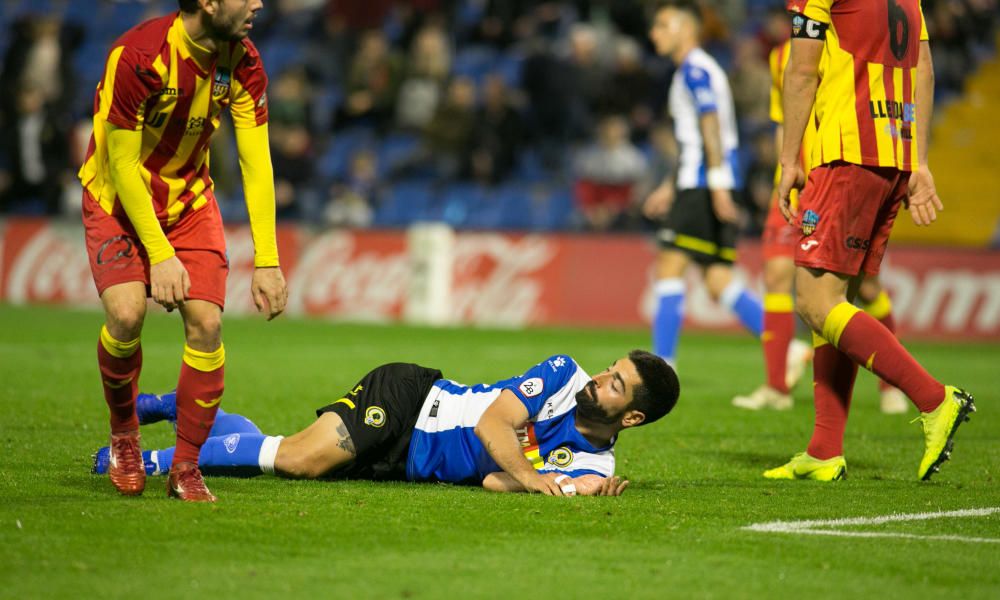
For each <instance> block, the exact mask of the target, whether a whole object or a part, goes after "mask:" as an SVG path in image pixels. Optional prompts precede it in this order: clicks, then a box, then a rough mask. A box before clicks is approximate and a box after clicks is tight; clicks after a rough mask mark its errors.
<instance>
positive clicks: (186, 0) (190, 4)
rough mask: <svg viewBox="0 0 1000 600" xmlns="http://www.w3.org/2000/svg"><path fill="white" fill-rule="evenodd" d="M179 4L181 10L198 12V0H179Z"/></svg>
mask: <svg viewBox="0 0 1000 600" xmlns="http://www.w3.org/2000/svg"><path fill="white" fill-rule="evenodd" d="M177 4H178V5H179V6H180V7H181V11H183V12H186V13H194V12H198V8H199V5H198V0H177Z"/></svg>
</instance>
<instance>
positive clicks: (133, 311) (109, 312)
mask: <svg viewBox="0 0 1000 600" xmlns="http://www.w3.org/2000/svg"><path fill="white" fill-rule="evenodd" d="M105 309H106V310H105V313H106V316H107V328H108V332H109V333H111V336H112V337H114V338H115V339H117V340H121V341H128V340H134V339H135V338H137V337H139V334H140V333H142V323H143V321H144V320H145V318H146V302H145V298H143V299H142V301H141V302H137V301H134V300H132V299H123V300H121V301H115V302H111V303H108V304H106V305H105Z"/></svg>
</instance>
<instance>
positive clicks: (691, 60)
mask: <svg viewBox="0 0 1000 600" xmlns="http://www.w3.org/2000/svg"><path fill="white" fill-rule="evenodd" d="M717 69H718V65H717V64H716V62H715V59H713V58H712V57H711V56H710V55H709V54H708V53H707V52H705V51H703V50H701V49H696V50H693V51H692V52H691V56H689V57H688V60H685V61H684V64H682V65H681V69H680V71H681V76H682V77H683V78H684V82H685V83H687V85H688V86H689V87H702V86H707V85H711V84H712V79H713V75H714V74H715V71H716V70H717Z"/></svg>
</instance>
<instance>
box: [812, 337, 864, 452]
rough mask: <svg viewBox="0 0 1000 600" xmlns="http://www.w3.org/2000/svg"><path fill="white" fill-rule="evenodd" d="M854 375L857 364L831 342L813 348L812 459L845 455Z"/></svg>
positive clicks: (855, 375) (856, 372)
mask: <svg viewBox="0 0 1000 600" xmlns="http://www.w3.org/2000/svg"><path fill="white" fill-rule="evenodd" d="M814 339H815V338H814ZM824 342H825V340H824ZM857 375H858V365H857V363H855V362H854V361H853V360H851V358H850V357H849V356H847V355H845V354H844V353H843V352H841V351H839V350H837V348H835V347H834V346H833V344H829V343H823V344H822V345H821V346H818V347H817V348H816V354H815V355H814V356H813V395H814V398H813V403H814V404H815V407H816V424H815V426H814V428H813V435H812V439H811V440H809V447H808V448H807V450H806V451H807V452H808V453H809V455H810V456H812V457H813V458H818V459H820V460H826V459H828V458H833V457H834V456H842V455H843V454H844V428H845V427H847V413H848V411H849V410H850V408H851V394H852V393H853V392H854V380H855V378H856V377H857Z"/></svg>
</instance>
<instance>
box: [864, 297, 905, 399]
mask: <svg viewBox="0 0 1000 600" xmlns="http://www.w3.org/2000/svg"><path fill="white" fill-rule="evenodd" d="M861 308H862V310H864V311H865V312H866V313H868V314H869V315H871V316H872V317H874V318H875V319H878V322H879V323H881V324H882V325H883V326H885V328H886V329H888V330H889V333H891V334H892V335H896V319H895V317H893V316H892V300H890V299H889V294H887V293H885V290H882V291H881V292H879V295H878V296H876V297H875V299H874V300H872V301H871V302H870V303H868V304H865V305H864V306H862V307H861ZM878 389H879V391H880V392H884V391H886V390H891V389H892V385H890V384H889V383H887V382H886V380H885V379H879V380H878Z"/></svg>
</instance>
